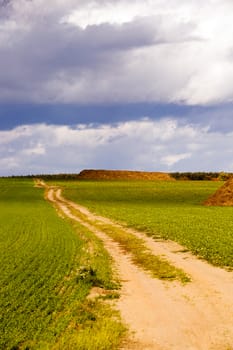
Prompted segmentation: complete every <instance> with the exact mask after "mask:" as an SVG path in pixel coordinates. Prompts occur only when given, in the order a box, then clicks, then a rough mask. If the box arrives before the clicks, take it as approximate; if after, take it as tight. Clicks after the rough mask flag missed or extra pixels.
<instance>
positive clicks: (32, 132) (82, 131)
mask: <svg viewBox="0 0 233 350" xmlns="http://www.w3.org/2000/svg"><path fill="white" fill-rule="evenodd" d="M6 135H7V137H6ZM2 139H4V142H2V143H1V144H0V159H1V161H0V165H1V175H10V174H28V173H34V174H35V173H51V172H79V171H80V170H81V169H84V168H106V169H113V168H114V169H136V170H148V171H158V170H163V171H204V170H205V171H215V170H219V171H220V170H224V171H233V167H232V158H233V151H232V139H233V133H232V132H231V133H221V132H213V131H210V130H209V129H208V128H206V127H201V126H197V125H196V126H193V125H182V124H180V123H179V122H178V121H177V120H175V119H161V120H160V121H156V122H155V121H152V120H150V119H148V118H147V119H146V118H144V119H142V120H139V121H132V122H121V123H118V124H116V125H107V124H106V125H105V124H104V125H99V126H94V125H84V124H83V125H77V126H76V127H75V128H71V127H68V126H55V125H46V124H37V125H27V126H24V127H17V128H15V129H13V130H10V131H7V132H6V131H0V140H2Z"/></svg>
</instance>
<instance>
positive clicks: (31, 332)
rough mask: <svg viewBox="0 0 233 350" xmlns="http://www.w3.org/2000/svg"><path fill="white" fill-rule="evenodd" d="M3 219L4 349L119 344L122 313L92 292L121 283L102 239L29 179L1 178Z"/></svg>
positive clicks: (0, 290) (0, 328) (0, 335)
mask: <svg viewBox="0 0 233 350" xmlns="http://www.w3.org/2000/svg"><path fill="white" fill-rule="evenodd" d="M0 222H1V226H0V250H1V256H0V269H1V271H0V294H1V297H0V315H1V316H0V349H4V350H10V349H11V350H13V349H15V350H16V349H25V350H26V349H49V350H50V349H69V350H72V349H75V350H76V349H84V347H83V342H84V341H86V345H85V349H88V350H91V349H97V347H95V346H93V344H96V346H97V345H98V349H109V348H117V346H118V344H119V341H120V340H121V336H122V334H123V333H124V327H123V326H122V325H121V323H120V321H119V317H118V315H117V314H116V313H115V312H114V311H113V310H112V309H111V308H110V307H109V306H108V305H105V304H104V303H102V302H101V301H98V300H95V301H94V300H93V301H92V300H88V299H87V295H88V294H89V292H90V289H91V288H92V286H95V285H96V284H98V286H100V287H102V288H105V289H114V288H116V287H117V285H116V283H115V282H114V280H113V276H112V269H111V259H110V257H109V255H108V254H107V252H106V251H105V250H104V248H103V245H102V243H101V242H100V241H99V240H98V239H97V238H95V237H94V236H93V235H92V234H91V233H90V232H89V231H88V230H86V229H85V228H83V227H82V226H80V225H78V224H75V225H74V227H73V228H72V226H71V224H70V223H69V222H67V221H65V220H63V219H62V218H59V217H58V216H57V213H56V212H55V210H54V208H52V206H51V205H50V204H49V203H48V202H46V201H45V200H44V198H43V189H38V188H34V187H33V182H32V181H29V180H13V179H0ZM84 271H85V274H84ZM93 330H94V332H93ZM100 344H101V345H100Z"/></svg>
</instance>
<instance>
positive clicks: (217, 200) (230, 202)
mask: <svg viewBox="0 0 233 350" xmlns="http://www.w3.org/2000/svg"><path fill="white" fill-rule="evenodd" d="M204 205H208V206H212V205H213V206H214V205H215V206H226V207H227V206H228V207H230V206H233V177H232V178H230V179H229V180H228V181H227V182H226V183H225V184H224V185H223V186H222V187H220V188H219V189H218V190H217V191H216V192H215V193H214V194H213V195H212V196H211V197H209V198H208V199H207V200H206V201H205V202H204Z"/></svg>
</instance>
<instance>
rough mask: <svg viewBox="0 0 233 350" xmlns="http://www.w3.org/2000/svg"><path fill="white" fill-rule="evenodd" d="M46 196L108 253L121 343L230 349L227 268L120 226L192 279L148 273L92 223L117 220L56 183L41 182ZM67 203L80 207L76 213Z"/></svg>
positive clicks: (162, 348)
mask: <svg viewBox="0 0 233 350" xmlns="http://www.w3.org/2000/svg"><path fill="white" fill-rule="evenodd" d="M47 199H48V200H49V201H51V202H52V203H54V205H56V206H57V208H59V210H60V211H61V212H63V214H64V215H66V216H68V217H70V218H71V219H73V220H76V221H79V222H80V223H81V224H83V225H84V226H86V227H87V228H88V229H90V230H91V231H93V232H94V233H95V234H96V235H97V236H98V237H99V238H100V239H101V240H102V241H103V242H104V245H105V247H106V249H107V250H108V252H109V253H110V255H111V256H112V257H113V259H114V261H115V265H116V268H117V270H118V275H119V276H120V279H121V281H122V290H121V297H120V299H119V302H118V304H117V307H118V308H119V310H120V312H121V315H122V319H123V320H124V322H125V323H126V324H128V326H129V328H130V330H131V331H132V336H131V340H130V341H129V342H128V343H127V344H125V345H124V349H132V350H133V349H142V350H144V349H145V350H147V349H148V350H149V349H156V350H233V273H232V272H227V271H225V270H223V269H220V268H216V267H213V266H211V265H209V264H208V263H206V262H204V261H202V260H199V259H198V258H196V257H195V256H193V255H192V254H190V253H188V252H185V253H184V252H183V253H182V252H181V251H182V250H184V249H183V247H181V246H179V245H178V244H176V243H174V242H164V241H154V240H153V239H151V238H149V237H147V236H145V235H144V234H143V233H140V232H136V231H132V230H128V229H126V228H124V229H125V230H128V231H130V232H133V233H134V234H135V235H137V236H139V237H141V238H143V239H144V241H145V242H146V244H147V245H148V247H150V249H151V251H152V252H153V253H154V254H156V255H163V256H164V257H166V258H167V260H169V261H170V262H171V263H173V265H175V266H177V267H179V268H182V269H183V270H184V271H185V272H186V273H187V274H188V275H189V276H191V279H192V282H190V283H188V284H186V285H182V284H180V283H178V282H164V281H161V280H157V279H153V278H152V277H151V276H150V275H148V274H147V273H146V272H144V271H142V270H141V269H140V268H138V267H137V266H135V265H134V264H133V263H132V262H131V259H130V256H128V255H127V254H125V253H123V252H122V250H121V249H120V247H119V246H118V244H117V243H116V242H114V241H112V239H111V238H109V237H108V236H107V235H106V234H105V233H103V232H101V230H99V229H97V228H96V227H95V226H94V222H96V221H100V222H105V223H106V222H107V223H111V224H112V225H115V226H118V227H119V224H116V223H113V222H111V221H110V220H109V219H106V218H103V217H100V216H97V215H94V214H92V213H90V212H89V211H88V210H87V209H86V208H84V207H82V206H80V205H78V204H75V203H73V202H71V201H68V200H66V199H65V198H63V197H62V196H61V190H60V189H56V188H47ZM71 208H73V209H75V210H76V211H77V212H81V213H82V214H83V216H82V219H80V218H79V217H78V216H76V215H75V212H74V211H73V210H72V212H71ZM85 217H86V219H87V221H88V222H87V221H86V220H85ZM91 222H93V225H92V224H91Z"/></svg>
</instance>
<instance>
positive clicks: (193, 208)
mask: <svg viewBox="0 0 233 350" xmlns="http://www.w3.org/2000/svg"><path fill="white" fill-rule="evenodd" d="M222 184H223V183H222V182H211V181H177V182H175V181H174V182H159V181H158V182H153V181H148V182H145V181H144V182H143V181H141V182H140V181H138V182H136V181H112V182H111V181H106V182H103V181H98V182H93V181H79V182H77V181H76V182H60V185H61V186H63V187H64V195H65V197H67V198H69V199H71V200H73V201H76V202H78V203H80V204H82V205H84V206H86V207H88V208H89V209H90V210H92V211H94V212H96V213H97V214H100V215H103V216H106V217H109V218H111V219H114V220H116V221H119V222H122V223H125V224H126V225H127V226H129V227H133V228H136V229H138V230H143V231H145V232H146V233H147V234H148V235H149V236H152V237H154V238H163V239H171V240H174V241H177V242H179V243H180V244H182V245H183V246H185V247H186V248H187V249H188V250H190V251H192V252H193V253H194V254H196V255H198V256H200V257H202V258H204V259H206V260H207V261H209V262H211V263H212V264H214V265H218V266H226V267H228V268H233V235H232V232H233V207H205V206H203V205H202V202H203V201H204V200H205V199H206V198H208V196H209V195H211V194H212V193H214V192H215V191H216V190H217V189H218V188H219V187H220V186H221V185H222Z"/></svg>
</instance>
